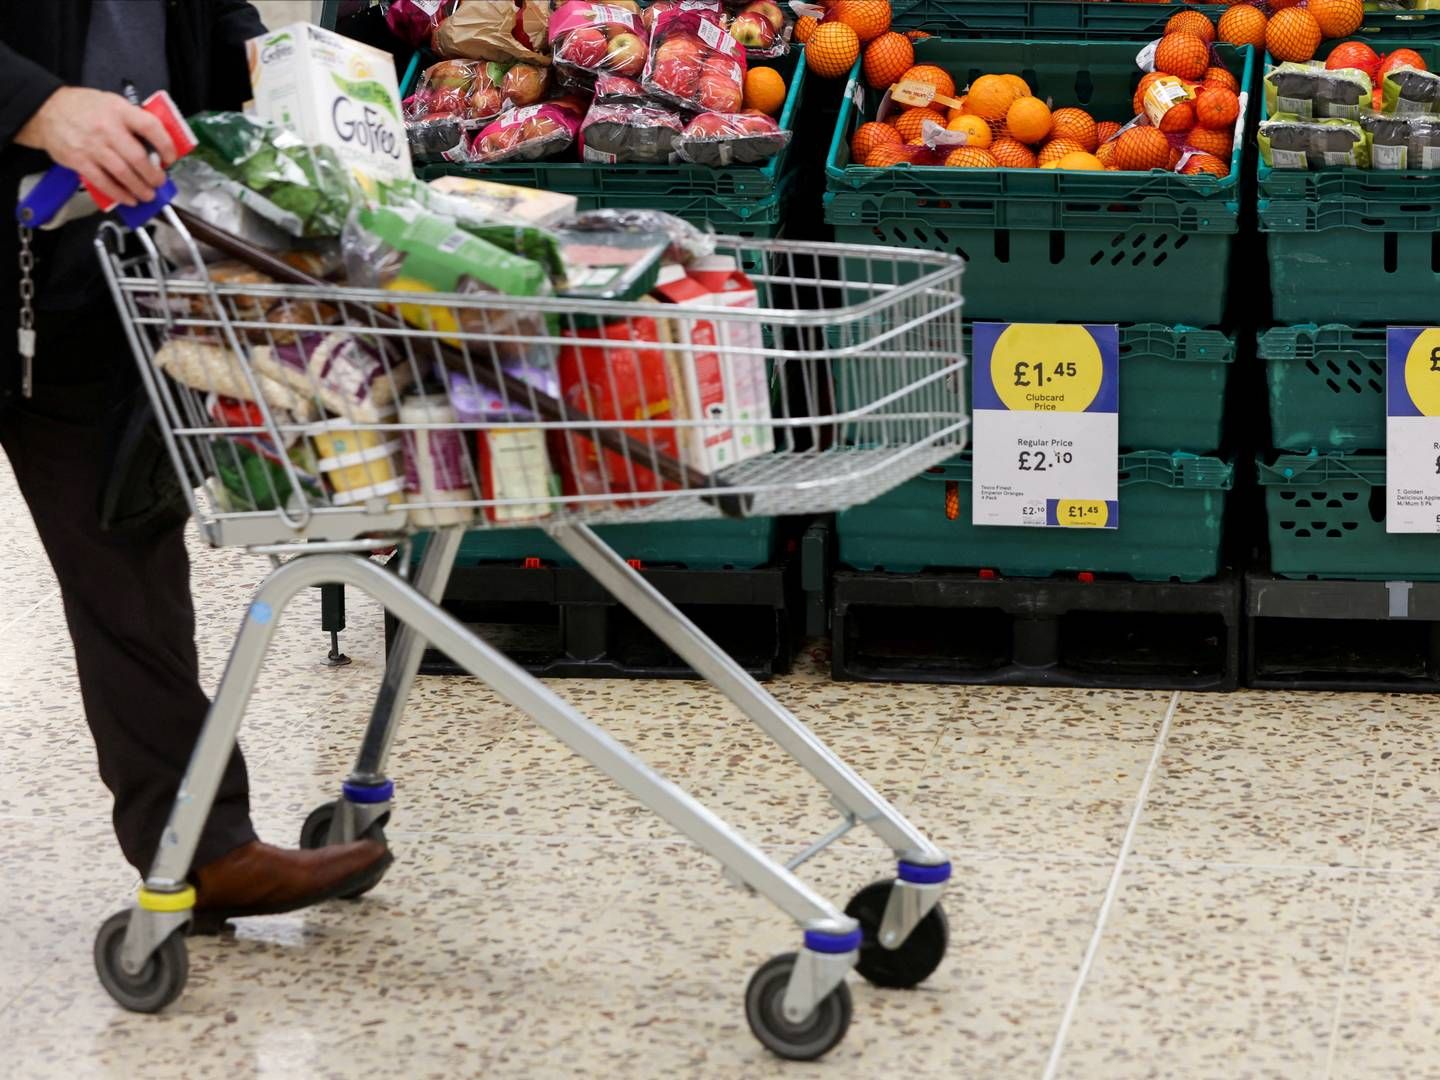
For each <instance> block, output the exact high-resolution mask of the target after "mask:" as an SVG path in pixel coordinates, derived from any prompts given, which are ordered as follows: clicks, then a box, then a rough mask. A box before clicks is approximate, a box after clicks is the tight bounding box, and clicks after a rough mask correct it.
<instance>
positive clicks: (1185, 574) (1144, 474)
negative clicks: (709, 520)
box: [826, 0, 1256, 581]
mask: <svg viewBox="0 0 1440 1080" xmlns="http://www.w3.org/2000/svg"><path fill="white" fill-rule="evenodd" d="M941 6H945V7H959V6H962V5H940V4H938V3H935V2H931V0H920V2H918V3H915V4H911V5H909V6H908V7H907V6H906V5H904V4H903V3H902V4H898V5H897V6H896V16H897V19H898V20H899V21H900V22H901V23H902V24H903V25H912V24H915V25H919V24H916V23H914V20H915V19H916V18H917V17H918V16H919V15H921V14H924V11H928V12H932V13H933V12H934V11H935V10H936V9H938V8H939V7H941ZM981 6H982V5H974V7H976V8H979V7H981ZM1013 6H1014V7H1015V8H1017V9H1026V11H1029V12H1032V13H1033V12H1035V11H1039V9H1041V8H1042V7H1043V5H1042V4H1040V3H1030V4H1026V3H1018V4H1015V5H1013ZM1087 6H1088V5H1087ZM1095 6H1097V7H1099V6H1102V5H1095ZM1105 6H1109V5H1105ZM1114 6H1115V7H1119V6H1120V5H1114ZM902 8H905V10H903V11H902V10H901V9H902ZM1003 8H1004V5H1002V4H1001V3H998V2H997V3H994V4H990V5H988V9H989V10H990V11H991V12H992V13H994V14H996V15H997V16H1005V17H1007V18H1008V17H1009V16H1010V15H1013V14H1014V13H1011V12H1007V11H1005V10H1003ZM922 9H924V11H922ZM1155 16H1156V12H1154V11H1150V12H1146V13H1145V17H1146V18H1154V17H1155ZM937 17H938V16H937ZM1026 17H1028V16H1026ZM1161 24H1162V25H1163V17H1162V18H1161ZM1025 32H1026V33H1027V35H1028V34H1030V32H1031V30H1030V28H1028V26H1027V29H1026V31H1025ZM1143 44H1144V42H1143V40H1141V41H1131V42H1125V43H1116V42H1095V41H1088V42H1087V41H1068V42H1058V41H1057V42H1051V43H1047V42H1034V41H1023V42H1022V41H1006V40H988V41H975V40H966V41H946V40H923V41H921V42H919V43H918V44H917V46H916V61H917V63H932V64H938V65H939V66H941V67H944V68H945V69H946V70H948V71H950V72H951V73H952V74H954V76H955V77H956V81H957V83H960V84H962V85H963V84H964V83H966V82H969V81H971V80H973V79H974V78H975V77H976V76H978V75H980V74H984V73H987V72H989V73H1000V72H1013V73H1015V74H1018V75H1020V76H1021V77H1022V78H1024V79H1025V80H1026V81H1027V82H1028V83H1029V84H1030V85H1031V87H1032V89H1033V90H1034V92H1035V94H1036V95H1037V96H1038V97H1041V98H1051V99H1053V103H1054V105H1055V106H1057V107H1058V106H1062V105H1071V104H1078V105H1081V106H1083V107H1084V108H1086V109H1087V110H1088V111H1090V112H1091V113H1092V114H1093V115H1094V116H1095V117H1096V118H1097V119H1119V118H1122V117H1123V118H1127V119H1128V117H1129V116H1130V112H1131V99H1132V98H1133V96H1134V90H1135V86H1136V84H1137V83H1138V82H1139V79H1140V75H1141V72H1140V70H1139V69H1138V67H1137V66H1136V63H1135V56H1136V53H1137V52H1138V51H1139V50H1140V48H1141V47H1142V46H1143ZM1217 52H1218V57H1219V62H1221V63H1223V64H1225V65H1226V66H1227V67H1228V68H1229V69H1230V70H1231V71H1233V72H1234V73H1235V74H1236V76H1237V78H1239V79H1240V80H1241V83H1242V86H1244V87H1246V88H1249V87H1250V86H1252V85H1253V83H1254V80H1255V74H1256V73H1255V69H1254V54H1253V51H1252V50H1250V49H1248V48H1243V49H1234V48H1230V47H1221V48H1220V49H1219V50H1217ZM879 99H880V95H879V94H877V93H875V92H874V91H871V90H869V89H867V88H866V87H864V85H863V83H862V82H861V80H860V77H859V71H858V69H857V71H856V72H855V73H854V74H853V76H852V81H851V85H850V89H849V94H848V95H847V101H846V103H845V104H844V105H843V106H842V110H841V115H840V118H839V124H838V126H837V130H836V133H835V138H834V141H833V143H832V146H831V151H830V158H829V162H828V165H827V175H828V184H827V187H828V194H827V197H826V198H827V209H826V216H827V220H829V221H830V222H831V223H832V224H833V225H834V226H835V230H836V239H837V240H842V241H850V242H853V243H860V244H896V245H899V246H910V247H924V248H938V249H940V250H947V251H953V252H956V253H958V254H960V255H962V256H963V257H965V258H966V259H967V267H966V274H965V284H964V292H965V310H966V316H967V318H973V319H977V320H980V319H983V320H987V321H1028V322H1091V323H1094V322H1108V321H1115V322H1118V323H1120V324H1121V325H1120V396H1119V400H1120V415H1119V429H1120V435H1119V443H1120V449H1121V450H1122V453H1121V455H1120V460H1119V461H1118V462H1117V469H1118V471H1119V475H1120V488H1119V505H1120V510H1119V519H1120V524H1119V528H1118V529H1114V530H1069V529H1067V530H1058V529H1044V528H1005V527H994V526H985V527H979V528H977V527H974V526H973V525H972V524H971V514H972V506H971V501H970V480H971V462H970V457H969V455H962V456H961V457H959V458H956V459H954V460H952V461H950V462H948V463H947V464H946V465H944V466H942V467H940V468H938V469H934V470H931V471H930V473H928V474H927V475H925V476H922V477H920V478H918V479H916V480H914V481H911V482H910V483H909V484H906V485H904V486H902V487H901V488H899V489H897V490H896V491H894V492H891V493H890V494H889V495H887V496H885V497H883V498H881V499H879V500H877V501H876V502H874V503H872V504H870V505H869V506H865V507H859V508H857V509H855V510H851V511H847V512H845V513H843V514H841V515H839V519H838V522H837V532H838V538H839V557H840V561H841V563H842V564H844V565H846V566H850V567H853V568H856V569H861V570H878V569H884V570H888V571H892V572H901V573H909V572H915V571H920V570H939V569H968V568H984V569H994V570H998V571H1000V572H1001V573H1005V574H1014V575H1019V576H1047V575H1049V574H1053V573H1057V572H1068V571H1085V570H1088V571H1093V572H1098V573H1105V574H1116V575H1123V576H1126V577H1130V578H1134V579H1136V580H1169V579H1176V580H1181V581H1196V580H1201V579H1204V578H1208V577H1213V576H1215V575H1216V574H1217V573H1218V572H1219V570H1220V567H1221V533H1222V525H1223V519H1224V509H1225V503H1226V493H1227V492H1228V490H1229V489H1230V487H1231V482H1232V478H1233V467H1232V466H1231V465H1230V464H1229V463H1228V462H1226V461H1223V460H1221V459H1220V458H1218V457H1215V456H1211V455H1213V454H1214V453H1215V452H1216V451H1218V450H1219V448H1220V447H1221V445H1222V443H1223V441H1224V439H1223V436H1224V403H1225V391H1226V385H1227V380H1228V377H1229V372H1230V369H1231V366H1232V364H1233V360H1234V356H1235V342H1234V338H1233V336H1232V335H1231V334H1229V333H1227V332H1225V331H1222V330H1220V329H1214V328H1211V329H1207V328H1206V327H1218V326H1219V325H1220V324H1221V323H1222V322H1223V320H1224V315H1225V308H1226V297H1227V291H1228V281H1229V273H1228V271H1229V257H1230V252H1231V248H1232V245H1233V243H1234V240H1235V237H1236V234H1237V233H1238V230H1239V213H1240V203H1241V190H1240V189H1241V176H1242V169H1241V153H1242V148H1243V140H1237V141H1236V148H1235V151H1234V155H1233V157H1232V161H1231V174H1230V176H1229V177H1226V178H1223V179H1221V178H1216V177H1211V176H1204V177H1187V176H1179V175H1176V174H1173V173H1162V172H1154V173H1118V172H1104V173H1077V172H1056V171H1050V170H1038V169H1037V170H1025V169H946V168H933V167H930V168H915V167H911V166H898V167H894V168H887V169H871V168H864V167H861V166H857V165H855V164H854V163H853V162H852V161H851V160H850V154H849V143H850V138H851V136H852V135H853V133H854V131H855V130H856V128H857V127H858V126H859V125H860V124H861V123H864V122H865V121H867V120H870V119H873V118H874V115H875V110H876V108H877V105H878V103H879ZM1082 533H1083V534H1084V535H1081V534H1082Z"/></svg>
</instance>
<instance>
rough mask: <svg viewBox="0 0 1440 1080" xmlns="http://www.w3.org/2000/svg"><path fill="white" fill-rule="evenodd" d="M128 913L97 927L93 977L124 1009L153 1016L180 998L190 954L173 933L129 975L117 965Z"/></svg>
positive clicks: (178, 933) (180, 933) (180, 934)
mask: <svg viewBox="0 0 1440 1080" xmlns="http://www.w3.org/2000/svg"><path fill="white" fill-rule="evenodd" d="M132 913H133V912H132V909H130V908H126V909H125V910H124V911H117V912H116V913H115V914H114V915H111V916H110V918H108V919H106V920H105V921H104V922H103V923H102V924H101V925H100V932H99V933H98V934H96V935H95V973H96V974H97V975H99V976H100V985H101V986H103V987H105V990H106V992H108V993H109V995H110V996H111V997H112V998H114V999H115V1001H116V1002H117V1003H118V1004H119V1005H120V1006H121V1007H122V1008H125V1009H129V1010H130V1011H131V1012H138V1013H156V1012H159V1011H160V1010H161V1009H163V1008H165V1006H166V1005H169V1004H170V1003H171V1002H172V1001H174V1000H175V999H176V998H178V997H179V996H180V993H181V991H183V990H184V989H185V981H186V979H188V978H189V976H190V954H189V951H188V950H187V949H186V947H185V933H184V931H183V930H176V931H175V932H174V933H172V934H171V935H170V936H169V937H167V938H166V939H165V940H164V941H163V942H161V944H160V947H159V948H158V949H156V950H155V951H154V952H153V953H151V954H150V959H148V960H146V961H145V966H144V967H143V968H141V969H140V971H139V973H138V974H135V975H131V974H130V973H129V972H127V971H126V970H125V969H124V968H123V967H122V966H121V965H120V948H121V946H122V945H123V944H124V943H125V928H126V927H127V926H129V925H130V916H131V914H132Z"/></svg>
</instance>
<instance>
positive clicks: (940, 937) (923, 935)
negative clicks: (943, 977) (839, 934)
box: [845, 879, 950, 990]
mask: <svg viewBox="0 0 1440 1080" xmlns="http://www.w3.org/2000/svg"><path fill="white" fill-rule="evenodd" d="M894 887H895V882H894V880H893V879H892V880H889V881H877V882H875V883H874V884H873V885H867V886H865V888H863V889H861V890H860V891H859V892H858V893H856V894H855V897H854V899H852V900H851V901H850V903H848V904H847V905H845V914H846V915H849V916H850V917H851V918H852V919H854V920H856V921H857V922H858V923H859V924H860V932H861V933H862V934H864V939H863V941H862V942H861V944H860V962H859V963H857V964H856V965H855V970H856V971H858V972H859V973H860V974H861V976H862V977H863V978H864V979H865V981H866V982H869V983H870V984H872V985H874V986H879V987H884V988H885V989H889V990H909V989H910V988H911V987H913V986H919V985H920V984H921V983H922V982H924V981H925V980H926V979H928V978H929V977H930V976H931V975H933V974H934V973H935V969H936V968H938V967H939V966H940V961H941V960H943V959H945V948H946V946H948V945H949V944H950V922H949V920H947V919H946V918H945V910H944V909H943V908H942V907H941V906H940V905H939V904H936V905H935V906H934V907H933V908H931V909H930V910H929V911H928V912H927V913H926V915H925V917H924V918H923V919H921V920H920V923H919V925H917V926H916V927H915V929H914V930H912V931H910V936H909V937H908V938H906V939H905V942H904V944H902V945H901V946H900V947H899V948H898V949H887V948H885V946H883V945H881V944H880V923H881V922H882V921H883V920H884V918H885V905H886V904H887V903H889V901H890V891H891V890H892V889H893V888H894Z"/></svg>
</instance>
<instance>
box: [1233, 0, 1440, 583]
mask: <svg viewBox="0 0 1440 1080" xmlns="http://www.w3.org/2000/svg"><path fill="white" fill-rule="evenodd" d="M1416 14H1417V15H1418V14H1420V13H1416ZM1424 14H1425V16H1426V17H1427V18H1428V19H1430V20H1433V19H1435V18H1436V17H1437V16H1440V12H1426V13H1424ZM1363 40H1365V41H1366V42H1367V43H1368V44H1369V45H1370V46H1371V47H1372V48H1374V49H1376V50H1377V51H1378V52H1381V53H1387V52H1390V51H1392V50H1394V49H1397V48H1401V47H1407V48H1412V49H1415V50H1416V51H1417V52H1419V53H1420V55H1421V56H1422V57H1423V58H1424V59H1425V61H1426V62H1427V64H1431V65H1434V64H1437V63H1440V43H1432V42H1427V41H1424V40H1413V39H1405V38H1402V37H1392V38H1384V37H1380V38H1374V37H1365V38H1363ZM1332 47H1333V44H1331V43H1327V45H1326V46H1325V48H1324V49H1323V50H1322V58H1323V55H1328V51H1329V49H1330V48H1332ZM1269 62H1270V61H1269V58H1268V57H1267V63H1269ZM1262 98H1263V95H1262ZM1262 110H1264V111H1262V116H1267V115H1268V103H1262ZM1256 168H1257V181H1258V189H1259V222H1260V229H1261V231H1262V232H1263V233H1264V236H1265V242H1266V249H1267V255H1268V259H1269V263H1270V279H1271V288H1272V292H1273V295H1274V310H1273V314H1274V318H1275V321H1276V322H1278V323H1287V324H1291V325H1286V326H1279V327H1276V328H1274V329H1270V330H1267V331H1265V332H1263V333H1262V334H1261V335H1260V339H1259V356H1260V359H1261V360H1263V361H1264V363H1265V371H1266V380H1267V383H1268V387H1269V408H1270V427H1271V441H1270V445H1271V447H1272V448H1273V449H1272V451H1271V452H1270V453H1268V454H1264V455H1262V456H1261V458H1260V460H1259V461H1258V463H1257V467H1258V470H1259V479H1260V484H1261V486H1262V488H1263V490H1264V493H1265V506H1266V516H1267V534H1268V538H1269V550H1270V563H1269V569H1270V570H1271V571H1272V572H1273V573H1276V574H1279V575H1281V576H1283V577H1295V578H1306V577H1314V578H1333V579H1352V580H1374V579H1384V578H1394V577H1406V578H1414V579H1421V580H1423V579H1429V578H1432V577H1435V576H1436V575H1437V573H1440V570H1437V568H1440V537H1434V536H1423V535H1414V534H1398V533H1388V532H1386V529H1385V517H1386V504H1387V499H1386V488H1385V473H1386V455H1385V449H1386V442H1385V379H1386V375H1385V368H1386V330H1385V327H1386V325H1387V324H1388V325H1395V324H1406V323H1414V322H1419V323H1425V324H1429V323H1433V322H1435V321H1436V318H1435V313H1436V311H1437V310H1440V237H1437V229H1440V171H1430V170H1423V169H1406V170H1379V169H1359V168H1333V169H1327V170H1323V171H1317V172H1310V171H1306V170H1299V169H1274V168H1270V167H1268V166H1266V165H1265V163H1264V162H1263V161H1258V162H1257V166H1256ZM1337 315H1339V316H1341V317H1343V318H1345V319H1346V320H1347V322H1346V323H1344V324H1341V323H1335V322H1331V321H1330V320H1332V319H1334V318H1335V317H1336V316H1337ZM1365 324H1370V325H1365Z"/></svg>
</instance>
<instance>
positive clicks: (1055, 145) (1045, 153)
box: [1040, 139, 1087, 165]
mask: <svg viewBox="0 0 1440 1080" xmlns="http://www.w3.org/2000/svg"><path fill="white" fill-rule="evenodd" d="M1084 153H1087V151H1086V149H1085V147H1083V146H1081V145H1080V144H1079V143H1077V142H1076V141H1075V140H1074V139H1051V140H1050V141H1049V142H1048V143H1046V144H1045V145H1044V146H1043V147H1041V148H1040V164H1041V165H1046V164H1049V163H1050V162H1052V161H1059V160H1060V159H1061V158H1063V157H1064V156H1065V155H1066V154H1084Z"/></svg>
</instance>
